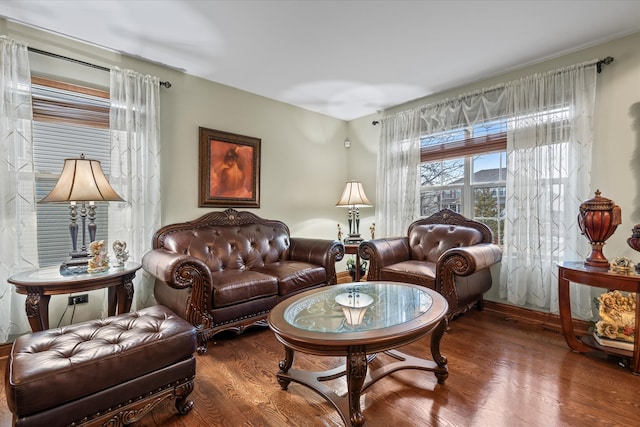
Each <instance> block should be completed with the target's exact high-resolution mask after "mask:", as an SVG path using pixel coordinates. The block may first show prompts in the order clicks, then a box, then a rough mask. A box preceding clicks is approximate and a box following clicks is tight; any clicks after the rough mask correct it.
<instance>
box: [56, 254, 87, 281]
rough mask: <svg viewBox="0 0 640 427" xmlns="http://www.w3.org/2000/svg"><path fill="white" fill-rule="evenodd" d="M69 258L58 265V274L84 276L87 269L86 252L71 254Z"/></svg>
mask: <svg viewBox="0 0 640 427" xmlns="http://www.w3.org/2000/svg"><path fill="white" fill-rule="evenodd" d="M70 255H71V257H70V258H69V259H68V260H66V261H64V262H63V263H62V264H60V274H61V275H63V276H73V275H74V274H84V273H86V272H87V268H89V254H88V253H87V252H72V253H71V254H70Z"/></svg>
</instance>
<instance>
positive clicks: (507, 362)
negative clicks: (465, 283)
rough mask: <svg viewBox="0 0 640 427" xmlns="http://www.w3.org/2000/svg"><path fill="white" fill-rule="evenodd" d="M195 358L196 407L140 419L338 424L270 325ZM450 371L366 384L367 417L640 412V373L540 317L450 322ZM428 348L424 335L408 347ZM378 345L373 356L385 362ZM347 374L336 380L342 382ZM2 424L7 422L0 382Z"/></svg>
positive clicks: (231, 424)
mask: <svg viewBox="0 0 640 427" xmlns="http://www.w3.org/2000/svg"><path fill="white" fill-rule="evenodd" d="M216 338H217V341H216V342H215V343H213V342H212V343H210V344H209V352H208V353H207V354H205V355H199V356H198V359H197V368H196V369H197V376H196V382H195V388H194V391H193V393H192V394H191V398H192V399H193V400H194V403H195V405H194V409H193V410H192V411H191V412H190V413H189V414H188V415H186V416H179V415H176V412H175V409H174V406H173V402H172V401H169V402H164V403H163V404H162V405H160V406H159V407H158V408H156V409H155V410H154V411H153V412H152V413H151V414H149V415H148V416H147V417H145V418H143V419H142V420H141V421H140V422H139V423H137V424H136V425H137V426H139V427H152V426H170V427H195V426H228V427H236V426H267V427H270V426H273V427H280V426H285V425H286V426H304V427H314V426H340V425H342V422H341V419H340V417H339V416H338V414H337V412H336V411H335V410H334V409H333V407H332V406H331V405H330V404H328V403H327V402H325V401H324V400H323V399H322V398H321V397H320V396H318V395H317V394H316V393H315V392H313V391H311V390H310V389H308V388H306V387H304V386H302V385H299V384H295V383H292V384H291V385H290V386H289V389H288V390H286V391H285V390H281V389H280V386H279V385H278V383H277V381H276V378H275V374H276V372H277V370H278V361H279V360H280V359H281V358H282V357H283V355H284V352H283V347H282V345H281V344H280V343H279V342H278V341H277V340H276V339H275V337H274V335H273V333H272V332H271V331H270V330H269V329H253V330H250V331H247V332H246V333H245V334H243V335H240V336H235V335H219V336H218V337H216ZM441 350H442V353H443V354H444V355H445V356H446V357H447V358H448V361H449V378H448V379H447V381H446V382H445V384H444V385H438V384H437V381H436V379H435V376H434V375H433V374H432V373H429V372H424V371H414V370H408V371H400V372H396V373H394V374H392V375H390V376H388V377H386V378H383V379H381V380H380V381H379V382H377V383H375V384H374V385H372V386H371V387H370V388H369V389H367V390H366V391H365V393H364V395H363V397H362V401H361V403H362V408H363V410H364V414H365V416H366V419H367V422H366V425H367V426H368V427H377V426H381V427H382V426H384V427H389V426H393V427H403V426H496V427H499V426H505V427H506V426H508V427H514V426H532V425H533V426H627V425H635V424H638V422H639V421H640V378H639V377H638V376H634V375H633V374H632V373H631V372H630V370H629V369H628V368H626V367H623V366H621V365H620V364H619V363H618V362H619V360H617V359H614V358H607V357H605V356H603V355H602V354H600V353H597V352H594V353H589V354H578V353H573V352H572V351H571V350H570V349H569V348H568V347H567V345H566V343H565V341H564V337H563V336H562V334H561V333H559V332H557V331H554V330H552V329H550V328H549V327H548V325H544V324H535V323H531V322H526V321H521V320H518V319H516V318H514V317H513V316H505V315H504V314H501V313H498V312H495V311H492V310H485V311H482V312H478V311H475V310H472V311H469V312H468V313H466V314H464V315H462V316H460V317H458V318H457V319H455V320H454V321H452V322H451V323H450V327H449V330H448V331H447V333H446V334H445V336H444V338H443V340H442V344H441ZM402 351H404V352H406V353H408V354H412V355H416V356H422V355H425V354H426V355H428V354H429V343H428V339H423V340H420V341H417V342H415V343H412V344H410V345H408V346H405V347H403V348H402ZM386 357H388V356H385V355H379V356H378V358H377V359H375V360H374V361H373V362H372V364H379V363H383V362H384V361H385V360H386V359H385V358H386ZM342 362H343V359H342V358H338V357H327V358H320V357H316V356H312V355H307V354H302V353H296V359H295V361H294V367H295V368H301V369H310V370H323V369H329V368H332V367H335V366H337V365H338V364H339V363H342ZM5 365H6V359H2V360H0V369H3V370H4V368H5ZM341 381H343V380H342V379H339V380H336V381H335V382H336V387H340V386H341V385H342V386H343V383H342V384H341ZM0 398H1V399H2V402H1V403H0V425H2V426H4V425H10V420H11V416H10V414H9V411H8V409H7V407H6V401H5V396H4V390H2V391H0Z"/></svg>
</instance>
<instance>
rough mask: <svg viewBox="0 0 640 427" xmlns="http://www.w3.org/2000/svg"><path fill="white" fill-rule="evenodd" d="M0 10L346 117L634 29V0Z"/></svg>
mask: <svg viewBox="0 0 640 427" xmlns="http://www.w3.org/2000/svg"><path fill="white" fill-rule="evenodd" d="M0 15H1V16H5V17H7V18H9V19H12V20H15V21H18V22H21V23H25V24H28V25H31V26H35V27H39V28H41V29H45V30H49V31H51V32H54V33H58V34H62V35H65V36H69V37H73V38H75V39H79V40H83V41H86V42H90V43H92V44H95V45H99V46H102V47H105V48H109V49H112V50H115V51H119V52H122V53H125V54H128V55H131V56H136V57H140V58H144V59H147V60H150V61H153V62H156V63H160V64H163V65H166V66H169V67H172V68H175V69H179V70H183V71H184V72H186V73H188V74H191V75H195V76H199V77H202V78H204V79H208V80H211V81H214V82H218V83H222V84H224V85H228V86H232V87H235V88H238V89H242V90H245V91H248V92H251V93H254V94H258V95H262V96H265V97H267V98H271V99H275V100H278V101H282V102H286V103H289V104H293V105H296V106H299V107H302V108H306V109H309V110H312V111H317V112H320V113H323V114H326V115H329V116H332V117H336V118H339V119H343V120H352V119H355V118H359V117H362V116H365V115H368V114H371V113H375V112H376V111H379V110H383V109H385V108H387V107H391V106H394V105H398V104H401V103H403V102H406V101H410V100H413V99H416V98H420V97H424V96H427V95H430V94H433V93H438V92H441V91H444V90H447V89H451V88H454V87H459V86H462V85H464V84H467V83H471V82H474V81H478V80H481V79H484V78H487V77H491V76H494V75H497V74H500V73H503V72H505V71H508V70H513V69H516V68H520V67H523V66H526V65H530V64H532V63H536V62H540V61H542V60H546V59H549V58H553V57H556V56H560V55H563V54H566V53H569V52H572V51H576V50H579V49H582V48H585V47H588V46H593V45H596V44H599V43H602V42H604V41H607V40H611V39H614V38H617V37H620V36H623V35H627V34H631V33H634V32H637V31H640V0H555V1H552V0H533V1H529V0H510V1H509V0H493V1H486V0H476V1H474V0H466V1H463V0H460V1H457V0H423V1H403V0H396V1H382V0H380V1H374V0H371V1H364V0H362V1H355V0H342V1H338V0H336V1H330V0H307V1H304V0H298V1H295V0H289V1H275V0H262V1H260V0H255V1H249V0H245V1H222V0H219V1H187V0H164V1H152V0H141V1H136V0H108V1H100V0H92V1H75V0H74V1H57V0H45V1H25V0H2V1H1V2H0ZM639 48H640V47H639ZM159 77H160V78H162V76H159ZM171 90H180V88H179V87H175V88H174V89H171Z"/></svg>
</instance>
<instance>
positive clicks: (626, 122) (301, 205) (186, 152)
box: [0, 20, 640, 290]
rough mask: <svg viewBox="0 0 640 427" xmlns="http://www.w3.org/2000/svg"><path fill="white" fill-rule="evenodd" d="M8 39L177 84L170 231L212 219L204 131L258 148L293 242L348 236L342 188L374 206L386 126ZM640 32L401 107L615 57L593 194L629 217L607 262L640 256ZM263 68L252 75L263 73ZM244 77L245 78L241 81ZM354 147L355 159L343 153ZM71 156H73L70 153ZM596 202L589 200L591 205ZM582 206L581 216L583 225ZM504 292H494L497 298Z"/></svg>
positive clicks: (170, 132) (273, 201) (40, 42)
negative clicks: (635, 243)
mask: <svg viewBox="0 0 640 427" xmlns="http://www.w3.org/2000/svg"><path fill="white" fill-rule="evenodd" d="M0 30H1V31H0V33H1V34H6V35H8V36H9V37H11V38H14V39H17V40H22V41H24V42H26V43H27V44H28V45H29V46H32V47H35V48H38V49H42V50H47V51H51V52H55V53H59V54H62V55H65V56H69V57H73V58H76V59H80V60H84V61H87V62H91V63H95V64H99V65H104V66H106V67H112V66H119V67H121V68H131V69H134V70H136V71H139V72H141V73H145V74H147V73H148V74H152V75H155V76H158V77H159V78H160V79H161V80H168V81H170V82H171V83H172V84H173V87H172V88H171V89H161V118H162V125H161V135H162V189H163V202H162V218H163V219H162V221H163V223H164V224H167V223H172V222H177V221H184V220H190V219H194V218H196V217H198V216H200V215H203V214H205V213H207V212H209V211H211V210H212V209H209V208H199V207H198V127H199V126H203V127H208V128H212V129H218V130H224V131H228V132H234V133H239V134H242V135H248V136H252V137H257V138H261V139H262V146H261V148H262V174H261V179H260V182H261V196H260V199H261V207H260V208H259V209H251V210H252V211H254V212H255V213H256V214H258V215H260V216H263V217H266V218H274V219H281V220H283V221H285V222H286V223H287V224H288V225H289V227H290V228H291V231H292V234H293V235H296V236H308V237H326V238H335V237H336V224H337V223H341V224H342V227H343V230H346V212H345V210H344V209H342V208H336V207H335V206H334V205H335V203H336V201H337V199H338V197H339V195H340V193H341V191H342V188H343V186H344V182H345V181H347V180H350V179H356V180H359V181H362V182H363V183H364V187H365V190H366V192H367V195H368V196H369V198H370V199H371V201H372V202H373V203H374V205H375V204H376V200H375V193H376V191H375V185H376V158H377V157H376V154H377V151H378V136H379V135H378V133H379V126H373V125H372V124H371V122H372V120H375V119H379V115H377V114H374V115H371V116H367V117H363V118H361V119H358V120H354V121H351V122H349V123H346V122H343V121H341V120H337V119H332V118H330V117H327V116H323V115H321V114H316V113H312V112H309V111H306V110H302V109H299V108H296V107H293V106H291V105H287V104H283V103H280V102H276V101H272V100H269V99H266V98H263V97H260V96H256V95H252V94H249V93H247V92H243V91H240V90H237V89H234V88H230V87H227V86H223V85H220V84H216V83H212V82H209V81H205V80H202V79H200V78H196V77H193V76H189V75H186V74H184V73H182V72H180V71H177V70H173V69H171V68H168V67H165V66H162V65H158V64H152V63H149V62H145V61H141V60H137V59H133V58H129V57H126V56H122V55H119V54H117V53H114V52H111V51H108V50H105V49H101V48H98V47H95V46H91V45H88V44H85V43H80V42H77V41H74V40H70V39H66V38H62V37H55V36H51V35H50V34H46V33H43V32H41V31H38V30H34V29H30V28H27V27H23V26H20V25H17V24H12V23H8V22H6V21H4V20H0ZM638 46H640V33H637V34H634V35H631V36H628V37H624V38H621V39H618V40H614V41H611V42H608V43H605V44H602V45H600V46H596V47H592V48H589V49H585V50H581V51H579V52H575V53H572V54H568V55H565V56H562V57H560V58H557V59H554V60H550V61H547V62H544V63H540V64H536V65H532V66H529V67H526V68H523V69H520V70H517V71H512V72H509V73H506V74H504V75H501V76H496V77H494V78H491V79H487V80H484V81H481V82H477V83H475V84H472V85H468V86H465V87H461V88H459V89H456V90H451V91H448V92H445V93H441V94H438V95H434V96H430V97H427V98H424V99H421V100H417V101H415V102H413V103H411V104H407V105H403V106H399V107H397V108H396V109H395V110H390V111H391V112H392V111H397V110H404V109H407V108H410V107H412V106H416V105H421V104H426V103H430V102H434V101H437V100H439V99H442V98H445V97H450V96H456V95H458V94H461V93H466V92H468V91H470V90H473V89H476V88H481V87H487V86H491V85H493V84H495V83H499V82H505V81H510V80H514V79H517V78H520V77H522V76H525V75H530V74H533V73H535V72H545V71H548V70H551V69H555V68H559V67H562V66H566V65H571V64H574V63H578V62H582V61H586V60H591V59H594V58H604V57H605V56H613V57H614V58H615V61H614V62H613V63H612V64H611V65H608V66H605V67H604V70H603V73H602V74H601V75H600V76H599V77H598V94H597V104H596V110H597V111H596V116H595V119H594V131H595V147H594V155H593V159H594V160H593V177H592V183H593V184H592V189H593V191H595V189H596V188H599V189H600V190H601V191H602V194H603V196H605V197H608V198H611V199H612V200H614V201H615V202H616V203H617V204H618V205H620V206H621V208H622V215H623V223H622V225H621V226H620V227H619V228H618V231H617V232H616V234H615V235H614V236H613V237H612V238H611V239H610V240H609V242H608V244H607V245H606V246H605V254H606V255H607V256H608V257H613V256H627V257H630V258H632V259H634V260H635V261H639V262H640V254H637V253H635V252H634V251H632V250H631V249H630V248H629V247H628V246H627V245H626V239H627V237H628V236H629V235H630V229H631V227H632V226H633V224H635V223H640V190H639V189H640V182H639V181H640V178H639V176H640V175H639V174H638V172H639V168H640V49H638ZM31 57H32V67H33V70H34V73H38V74H45V75H50V76H71V78H72V80H73V81H75V82H77V83H81V84H86V85H92V86H99V87H107V86H108V74H107V73H105V72H102V71H96V70H92V69H90V68H87V67H83V66H79V65H72V64H69V63H67V62H65V61H61V60H56V59H51V58H47V57H42V56H41V55H36V54H34V55H31ZM259 70H260V67H259V64H256V67H255V69H252V70H247V71H246V72H255V73H258V72H259ZM238 72H244V70H238ZM346 138H349V139H350V141H351V148H348V149H347V148H344V140H345V139H346ZM70 154H71V155H72V154H75V153H70ZM592 196H593V194H585V195H584V199H585V200H586V199H588V198H590V197H592ZM577 209H578V207H577V206H576V214H577ZM374 213H375V208H363V209H362V210H361V215H362V223H361V232H362V235H363V236H364V237H369V234H368V233H369V232H368V229H369V226H370V225H371V223H372V222H373V221H374ZM495 289H497V287H496V286H494V290H495Z"/></svg>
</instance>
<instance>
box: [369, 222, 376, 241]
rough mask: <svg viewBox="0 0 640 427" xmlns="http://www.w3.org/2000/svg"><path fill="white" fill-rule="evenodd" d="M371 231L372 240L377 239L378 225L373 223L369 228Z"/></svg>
mask: <svg viewBox="0 0 640 427" xmlns="http://www.w3.org/2000/svg"><path fill="white" fill-rule="evenodd" d="M369 231H370V232H371V240H373V239H375V238H376V223H375V222H374V223H372V224H371V227H369Z"/></svg>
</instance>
